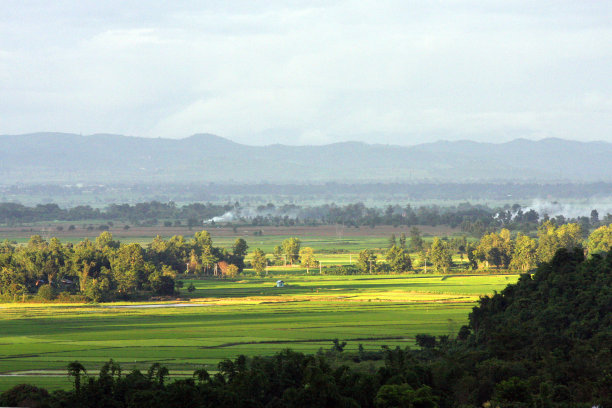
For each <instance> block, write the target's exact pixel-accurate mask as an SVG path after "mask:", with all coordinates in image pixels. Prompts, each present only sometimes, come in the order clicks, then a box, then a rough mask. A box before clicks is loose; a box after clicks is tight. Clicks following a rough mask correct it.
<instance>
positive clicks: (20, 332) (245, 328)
mask: <svg viewBox="0 0 612 408" xmlns="http://www.w3.org/2000/svg"><path fill="white" fill-rule="evenodd" d="M276 279H277V278H276V277H275V278H267V279H255V278H247V279H243V280H238V281H218V280H193V281H189V280H186V281H185V284H189V283H191V282H192V283H193V284H194V285H195V287H196V290H195V291H194V292H193V293H192V294H190V297H191V299H190V300H189V302H185V301H180V302H177V301H172V302H166V303H163V302H160V303H154V302H143V303H140V304H138V303H112V304H103V305H81V304H76V305H72V304H18V303H13V304H2V305H0V327H1V329H2V330H1V331H0V390H3V389H7V388H9V387H11V386H12V385H15V384H18V383H23V382H28V383H32V384H36V385H40V386H44V387H47V388H49V389H57V388H66V387H69V386H70V384H69V380H68V378H67V376H66V374H65V368H66V365H67V364H68V363H69V362H71V361H74V360H79V361H80V362H81V363H83V364H84V365H85V367H86V368H87V370H88V372H90V373H96V370H97V369H99V368H100V366H101V365H102V364H103V363H104V362H105V361H107V360H108V359H110V358H113V359H114V360H116V361H118V362H119V363H121V366H122V369H123V370H124V371H126V370H131V369H132V368H139V369H146V368H148V366H149V365H150V364H152V363H153V362H160V363H162V364H164V365H166V366H167V367H168V368H169V370H170V372H171V374H173V375H176V376H188V375H190V374H191V372H193V370H194V369H196V368H199V367H202V366H205V367H206V368H207V369H209V370H214V368H215V366H216V364H217V363H218V362H219V361H220V360H222V359H225V358H234V357H236V356H237V355H239V354H245V355H256V354H272V353H274V352H276V351H278V350H281V349H283V348H287V347H290V348H292V349H295V350H299V351H304V352H310V353H312V352H316V351H317V350H318V349H319V348H321V347H322V348H325V349H327V348H330V347H331V344H332V339H334V338H338V339H340V340H343V341H347V342H348V349H352V350H354V349H356V348H357V347H358V345H359V344H360V343H361V344H363V346H364V347H365V348H366V349H369V350H374V349H378V348H380V346H381V345H385V344H386V345H389V346H395V345H400V346H406V345H413V344H414V337H415V335H416V334H419V333H429V334H437V335H440V334H454V333H456V332H457V330H458V329H459V327H460V326H461V325H463V324H464V323H465V322H466V321H467V315H468V313H469V311H470V310H471V308H472V307H473V306H474V305H475V302H476V301H477V299H478V298H479V297H480V296H481V295H484V294H490V293H492V292H493V291H494V290H498V291H499V290H501V289H503V288H504V287H505V286H506V285H507V284H509V283H514V282H515V281H516V279H517V276H516V275H476V276H466V275H460V276H448V275H447V276H440V275H389V276H371V275H365V276H346V277H345V276H343V277H338V276H318V275H314V276H290V277H288V278H286V279H285V281H286V282H287V284H288V286H286V287H284V288H276V287H274V283H275V280H276ZM177 303H186V304H189V305H191V304H200V305H202V306H204V305H206V307H176V305H177ZM151 304H154V305H155V306H162V305H166V306H171V307H141V308H134V307H128V308H116V307H108V306H136V305H141V306H143V305H151Z"/></svg>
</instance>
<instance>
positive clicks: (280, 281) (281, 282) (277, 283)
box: [276, 280, 285, 288]
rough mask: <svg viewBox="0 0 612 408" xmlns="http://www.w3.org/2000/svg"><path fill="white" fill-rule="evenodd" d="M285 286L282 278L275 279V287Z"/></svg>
mask: <svg viewBox="0 0 612 408" xmlns="http://www.w3.org/2000/svg"><path fill="white" fill-rule="evenodd" d="M284 286H285V282H284V281H282V280H279V281H276V287H277V288H282V287H284Z"/></svg>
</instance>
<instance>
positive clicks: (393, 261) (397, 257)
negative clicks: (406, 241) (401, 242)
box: [387, 245, 412, 273]
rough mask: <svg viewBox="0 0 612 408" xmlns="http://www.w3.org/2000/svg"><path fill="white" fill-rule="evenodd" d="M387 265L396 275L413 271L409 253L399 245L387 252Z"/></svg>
mask: <svg viewBox="0 0 612 408" xmlns="http://www.w3.org/2000/svg"><path fill="white" fill-rule="evenodd" d="M387 263H388V264H389V266H390V267H391V270H392V271H393V272H395V273H404V272H408V271H410V270H411V269H412V261H411V259H410V256H409V255H408V252H406V250H405V249H402V247H400V246H397V245H394V246H392V247H391V249H389V251H387Z"/></svg>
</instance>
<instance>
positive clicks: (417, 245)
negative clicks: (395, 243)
mask: <svg viewBox="0 0 612 408" xmlns="http://www.w3.org/2000/svg"><path fill="white" fill-rule="evenodd" d="M424 248H425V242H424V241H423V238H421V230H419V229H418V228H417V227H412V228H411V229H410V250H411V251H412V252H420V251H422V250H423V249H424Z"/></svg>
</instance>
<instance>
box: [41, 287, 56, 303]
mask: <svg viewBox="0 0 612 408" xmlns="http://www.w3.org/2000/svg"><path fill="white" fill-rule="evenodd" d="M55 296H56V293H55V288H53V286H51V285H42V286H41V287H40V288H38V297H39V298H40V299H42V300H53V299H55Z"/></svg>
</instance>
